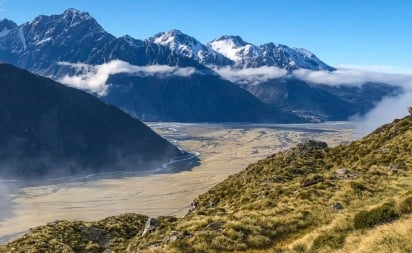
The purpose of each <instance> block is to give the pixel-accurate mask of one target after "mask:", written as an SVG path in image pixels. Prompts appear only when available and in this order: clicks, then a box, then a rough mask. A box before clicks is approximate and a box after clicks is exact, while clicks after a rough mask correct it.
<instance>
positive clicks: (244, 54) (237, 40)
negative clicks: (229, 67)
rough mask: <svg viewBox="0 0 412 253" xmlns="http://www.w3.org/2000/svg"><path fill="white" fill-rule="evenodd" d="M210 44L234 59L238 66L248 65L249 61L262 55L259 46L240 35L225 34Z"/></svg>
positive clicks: (212, 47) (217, 50) (215, 49)
mask: <svg viewBox="0 0 412 253" xmlns="http://www.w3.org/2000/svg"><path fill="white" fill-rule="evenodd" d="M208 46H209V47H210V48H211V49H213V50H214V51H216V52H218V53H220V54H222V55H224V56H225V57H227V58H229V59H231V60H232V61H234V62H235V63H236V65H237V66H241V65H245V64H246V65H248V62H250V61H251V60H253V59H256V58H257V57H260V56H261V55H262V52H261V51H260V49H259V47H257V46H255V45H253V44H251V43H247V42H245V41H244V40H243V39H242V38H241V37H239V36H231V35H224V36H221V37H219V38H218V39H215V40H213V41H211V42H209V43H208Z"/></svg>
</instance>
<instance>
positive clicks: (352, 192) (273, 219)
mask: <svg viewBox="0 0 412 253" xmlns="http://www.w3.org/2000/svg"><path fill="white" fill-rule="evenodd" d="M411 168H412V117H411V116H409V117H405V118H404V119H401V120H396V121H395V122H393V123H392V124H388V125H384V126H382V127H380V128H378V129H377V130H376V131H374V132H373V133H372V134H370V135H368V136H366V137H365V138H363V139H361V140H359V141H355V142H353V143H351V144H350V145H340V146H337V147H334V148H328V147H326V145H325V144H324V143H320V142H315V141H310V142H308V143H305V144H299V145H297V146H296V147H295V148H292V149H290V150H288V151H285V152H280V153H277V154H274V155H272V156H270V157H268V158H266V159H264V160H261V161H258V162H256V163H254V164H251V165H249V166H248V167H247V168H246V169H245V170H243V171H241V172H239V173H237V174H235V175H232V176H230V177H228V178H227V179H226V180H224V181H223V182H221V183H220V184H218V185H216V186H215V187H213V188H211V189H210V190H208V191H207V192H206V193H204V194H202V195H200V196H198V198H197V199H196V200H195V201H194V203H193V204H194V206H195V208H194V210H193V211H192V212H190V213H188V214H187V215H186V216H185V217H183V218H179V219H177V218H173V217H159V218H158V219H157V225H156V227H155V228H154V229H153V230H151V231H150V232H148V233H147V234H145V235H144V236H142V234H143V230H144V225H145V222H146V221H147V219H148V218H147V217H145V216H139V215H132V214H129V215H125V216H118V217H112V218H108V219H105V220H103V221H100V222H97V223H87V222H68V221H64V222H57V223H56V225H55V226H50V225H46V226H43V227H40V228H37V229H35V230H32V231H30V232H29V233H28V234H26V235H25V236H23V237H22V238H20V239H18V240H16V241H14V242H11V243H9V244H7V245H4V246H0V252H38V251H40V252H41V251H42V250H43V252H103V250H105V249H111V250H112V251H113V252H228V251H248V252H333V251H340V252H354V251H356V250H357V249H358V248H360V247H361V248H363V249H368V250H369V251H368V250H364V251H365V252H385V251H386V252H387V250H388V249H395V251H393V252H410V251H408V250H410V249H412V242H411V241H410V238H411V236H412V216H411V213H412V211H411V210H412V169H411ZM334 207H339V208H334ZM392 225H393V226H396V228H397V229H393V228H392ZM91 228H93V229H91ZM96 229H97V231H99V232H97V234H99V235H100V236H99V237H96V236H95V235H96V232H95V231H96ZM395 230H396V233H395V232H394V231H395ZM46 243H47V244H46ZM17 249H18V250H20V251H17Z"/></svg>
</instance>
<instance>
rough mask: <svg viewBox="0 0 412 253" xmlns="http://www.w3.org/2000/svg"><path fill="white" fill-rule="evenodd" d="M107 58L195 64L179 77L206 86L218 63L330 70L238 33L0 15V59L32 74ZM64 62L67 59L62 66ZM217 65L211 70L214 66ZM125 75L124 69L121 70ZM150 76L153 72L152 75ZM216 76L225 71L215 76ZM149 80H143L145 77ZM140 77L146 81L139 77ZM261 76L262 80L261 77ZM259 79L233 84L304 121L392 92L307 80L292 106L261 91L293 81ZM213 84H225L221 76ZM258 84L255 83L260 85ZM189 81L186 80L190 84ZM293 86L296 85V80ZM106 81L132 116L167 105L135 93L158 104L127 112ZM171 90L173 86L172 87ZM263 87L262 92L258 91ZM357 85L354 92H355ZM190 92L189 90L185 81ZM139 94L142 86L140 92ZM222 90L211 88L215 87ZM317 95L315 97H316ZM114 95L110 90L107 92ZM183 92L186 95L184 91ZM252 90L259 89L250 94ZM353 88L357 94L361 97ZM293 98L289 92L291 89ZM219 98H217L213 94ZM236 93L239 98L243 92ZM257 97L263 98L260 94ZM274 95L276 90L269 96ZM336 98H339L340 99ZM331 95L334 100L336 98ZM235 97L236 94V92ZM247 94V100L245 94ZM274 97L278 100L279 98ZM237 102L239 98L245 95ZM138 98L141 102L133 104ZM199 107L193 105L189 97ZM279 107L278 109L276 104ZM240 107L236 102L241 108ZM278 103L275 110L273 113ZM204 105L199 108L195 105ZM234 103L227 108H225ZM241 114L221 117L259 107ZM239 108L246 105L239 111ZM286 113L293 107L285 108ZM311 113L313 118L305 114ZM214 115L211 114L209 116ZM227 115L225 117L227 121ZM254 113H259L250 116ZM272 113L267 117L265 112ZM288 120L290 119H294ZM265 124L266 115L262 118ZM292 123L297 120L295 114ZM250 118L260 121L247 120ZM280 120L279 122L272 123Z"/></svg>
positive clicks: (77, 15) (81, 16)
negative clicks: (205, 34)
mask: <svg viewBox="0 0 412 253" xmlns="http://www.w3.org/2000/svg"><path fill="white" fill-rule="evenodd" d="M113 60H122V61H125V62H127V63H129V64H131V65H136V66H158V65H161V66H163V65H165V66H173V67H190V68H194V69H195V70H196V72H195V73H196V75H198V76H196V77H195V78H192V77H190V76H189V77H187V78H186V80H185V83H190V81H191V80H196V82H201V83H202V84H204V85H203V86H202V87H205V88H206V87H207V84H208V82H210V80H213V83H217V82H218V81H217V80H216V78H215V77H216V76H217V77H219V74H218V72H219V71H217V70H218V69H222V68H227V69H232V70H235V71H238V70H240V71H245V70H246V71H247V70H253V69H256V68H260V67H276V68H279V69H282V70H285V71H286V73H289V74H291V73H292V72H293V71H294V70H297V69H308V70H311V71H334V70H335V69H334V68H333V67H331V66H329V65H327V64H326V63H324V62H322V61H321V60H320V59H319V58H317V57H316V56H315V55H314V54H313V53H311V52H309V51H307V50H305V49H299V48H291V47H288V46H285V45H281V44H275V43H267V44H264V45H254V44H252V43H248V42H245V41H244V40H243V39H242V38H241V37H239V36H228V35H225V36H221V37H220V38H217V39H215V40H213V41H211V42H209V43H207V44H202V43H201V42H199V41H198V40H197V39H195V38H193V37H191V36H189V35H187V34H184V33H182V32H181V31H179V30H171V31H168V32H163V33H158V34H156V35H154V36H153V37H151V38H148V39H146V40H138V39H134V38H132V37H131V36H128V35H126V36H123V37H120V38H116V37H114V36H113V35H111V34H110V33H108V32H106V31H105V30H104V29H103V28H102V27H101V26H100V25H99V24H98V22H97V21H96V20H95V19H94V18H93V17H92V16H91V15H90V14H89V13H87V12H82V11H79V10H75V9H68V10H66V11H65V12H64V13H63V14H60V15H52V16H44V15H41V16H38V17H36V18H35V19H34V20H33V21H30V22H27V23H24V24H22V25H19V26H18V25H16V24H15V23H13V22H12V21H10V20H7V19H4V20H2V21H0V61H2V62H7V63H11V64H14V65H16V66H19V67H22V68H25V69H28V70H30V71H32V72H35V73H37V74H41V75H44V76H48V77H51V78H53V79H55V80H59V79H60V78H62V77H64V76H66V75H75V74H76V69H75V68H76V67H73V66H71V65H70V64H74V63H80V64H87V65H90V66H96V65H101V64H104V63H108V62H111V61H113ZM66 63H70V64H66ZM216 71H217V72H216ZM126 76H128V75H126ZM152 76H153V75H152ZM161 78H162V79H164V82H173V81H169V80H167V79H169V78H172V79H175V77H170V76H162V77H161ZM220 78H221V79H225V78H226V77H224V76H220ZM148 79H151V78H148ZM134 80H135V82H136V83H134V84H133V85H132V86H133V87H134V88H133V89H136V91H135V92H133V93H134V94H138V93H140V92H143V91H139V89H140V87H145V86H146V85H145V84H142V85H139V82H143V81H142V78H134ZM144 82H147V80H146V81H144ZM265 82H266V81H265ZM265 82H264V83H259V86H258V87H253V86H246V85H244V83H242V84H241V83H236V82H234V84H237V85H238V86H240V87H241V88H244V89H246V90H248V91H249V92H251V93H252V94H253V95H256V96H257V97H258V98H259V99H261V100H262V101H263V102H264V103H267V102H268V103H269V104H271V105H276V107H274V106H272V111H274V112H275V115H279V114H281V113H282V112H283V111H284V110H288V109H293V110H295V109H296V110H297V111H299V115H300V116H302V115H303V116H304V118H305V120H313V119H314V120H316V121H318V120H328V119H338V120H345V119H347V117H348V115H349V114H351V113H354V114H361V113H364V112H365V111H367V110H369V109H371V108H372V104H374V103H376V102H377V101H379V100H380V99H382V98H383V97H385V96H389V95H393V94H395V93H396V92H397V88H394V87H392V86H389V85H387V86H386V87H385V88H384V89H382V85H383V84H377V85H374V84H369V86H368V88H367V90H368V91H372V92H371V93H370V94H373V96H371V95H370V94H367V95H366V94H365V93H363V92H358V93H357V94H358V95H357V96H353V97H350V95H349V96H348V94H349V93H347V91H348V90H350V88H347V87H345V86H339V87H338V88H335V89H333V88H327V87H323V86H324V85H313V84H311V83H307V82H306V84H305V85H303V84H302V85H303V86H306V88H305V89H306V91H310V92H311V93H310V94H309V95H308V97H305V96H306V94H298V92H299V89H297V90H295V91H293V92H292V91H291V93H296V95H297V96H300V97H302V98H303V100H304V101H307V104H305V103H303V102H302V101H301V102H299V104H295V102H296V101H298V100H296V99H291V100H287V101H285V100H280V101H267V97H268V96H269V95H268V94H270V93H273V89H282V87H274V84H276V83H290V84H288V85H287V86H288V87H289V88H288V89H289V90H291V89H292V88H291V87H295V86H296V85H295V83H296V82H298V81H296V80H293V78H290V77H289V76H288V77H286V78H282V80H280V79H276V80H275V79H271V80H269V82H268V83H271V85H268V83H265ZM221 83H227V82H226V81H221ZM260 84H261V85H260ZM195 85H196V84H194V86H195ZM302 85H301V86H302ZM211 86H213V87H214V88H218V87H217V85H211ZM114 87H122V85H118V84H115V85H113V87H112V88H111V89H110V92H113V94H112V95H111V94H108V97H117V98H116V99H107V100H106V101H111V102H112V103H113V104H114V105H116V106H120V107H122V106H124V103H123V102H122V104H117V103H118V102H119V101H122V100H126V99H128V100H129V101H127V102H125V103H127V104H129V106H127V108H129V109H127V111H129V112H131V114H132V115H142V112H143V114H146V115H147V114H150V115H152V116H153V117H152V116H151V118H152V119H158V120H165V117H163V116H162V115H160V114H159V115H153V111H156V112H161V111H162V110H163V109H162V108H165V107H167V106H168V104H169V103H168V101H164V102H163V103H159V102H154V101H149V100H147V98H145V97H140V98H139V99H140V100H142V99H143V100H144V101H142V103H144V104H152V105H151V106H154V104H156V106H158V107H157V108H153V110H151V111H150V112H144V110H145V108H147V107H143V108H140V109H134V110H133V111H130V108H138V107H139V106H138V104H139V103H135V104H132V103H133V102H132V101H137V99H136V98H130V96H127V98H126V93H124V92H123V91H122V90H119V91H116V89H115V88H114ZM179 87H185V89H186V90H184V91H183V90H182V91H177V92H176V94H186V97H180V100H183V101H184V102H183V103H182V105H183V104H186V105H187V104H189V100H192V98H191V97H190V96H192V95H193V96H194V97H196V95H195V94H192V93H190V94H189V93H187V92H188V90H189V89H188V86H187V85H182V86H179ZM176 88H177V87H176ZM266 89H267V90H266ZM363 89H364V88H361V89H359V90H363ZM151 90H152V92H153V94H151V95H149V96H148V97H154V96H163V97H168V95H167V94H164V95H158V94H157V93H160V94H161V93H162V92H163V90H154V89H151ZM191 90H193V91H194V90H195V89H194V88H193V87H192V88H191ZM224 90H225V91H226V92H232V91H233V92H235V93H231V94H227V96H228V97H234V95H235V94H244V93H242V92H240V91H237V90H236V88H230V89H224ZM144 92H146V93H147V92H148V90H145V91H144ZM220 92H222V91H216V93H220ZM317 93H321V94H322V95H318V94H317ZM114 94H116V95H114ZM119 94H124V95H125V97H124V98H120V97H119V96H120V95H119ZM188 94H189V95H188ZM207 94H209V95H210V96H215V92H214V91H213V90H210V91H208V92H207ZM257 94H259V95H257ZM359 94H364V96H361V95H359ZM292 96H294V95H292ZM218 97H219V96H218V95H217V96H216V97H213V98H211V100H210V101H218ZM220 97H221V96H220ZM242 97H246V95H243V96H242ZM262 97H263V99H262ZM275 97H276V96H275ZM342 97H345V98H344V99H343V98H342ZM314 98H316V99H322V98H324V100H323V101H314V100H313V99H314ZM336 98H338V99H336ZM239 99H240V98H239ZM247 100H252V98H250V97H249V98H247ZM358 100H359V101H363V100H368V101H369V100H370V101H372V102H371V103H369V102H368V103H366V105H367V106H365V107H364V108H362V110H357V109H358V108H359V107H358V106H356V105H354V104H353V103H356V101H358ZM281 101H285V103H284V104H281V103H280V102H281ZM239 103H245V104H247V103H248V102H247V101H244V102H241V100H239ZM312 103H321V104H326V103H332V104H331V105H330V107H331V108H336V109H329V108H328V106H318V107H316V108H315V107H314V106H312ZM140 104H141V103H140ZM197 105H200V103H197ZM220 105H222V106H223V107H224V109H223V110H222V111H225V112H227V113H228V115H230V114H231V115H239V114H240V112H241V111H242V109H240V110H229V108H233V106H231V105H226V104H225V101H222V102H221V103H220ZM278 105H280V107H279V106H278ZM343 105H345V106H347V107H349V109H344V110H342V111H341V110H338V109H337V108H341V107H342V106H343ZM216 106H217V105H216V104H215V105H214V106H213V108H216ZM263 107H264V106H263V105H260V106H258V107H255V109H258V108H263ZM175 108H176V111H173V112H172V111H169V113H168V119H170V120H172V121H179V120H180V118H181V116H179V114H180V113H181V112H183V111H185V110H186V108H178V107H175ZM242 108H244V107H242ZM279 108H283V109H282V110H280V111H279ZM204 109H205V110H208V109H207V108H206V107H203V108H202V110H204ZM233 109H234V108H233ZM194 110H195V111H200V108H195V109H194ZM249 112H250V113H251V114H250V115H248V116H247V117H228V118H226V119H224V120H223V121H235V122H239V121H243V120H244V118H249V119H252V118H254V116H253V114H256V115H263V114H265V113H264V112H262V111H256V112H252V111H250V110H249ZM211 113H213V112H212V111H205V112H204V113H200V114H197V115H198V116H197V117H195V118H190V119H187V120H192V121H209V120H210V118H211V117H204V118H202V115H209V114H211ZM242 113H243V114H245V113H246V111H243V112H242ZM289 113H292V114H293V113H294V112H293V111H289ZM312 116H314V117H312ZM215 118H216V119H217V118H221V117H220V116H219V117H215ZM229 118H230V119H229ZM255 118H261V117H255ZM272 118H273V117H272ZM295 118H296V117H295ZM298 118H299V117H298ZM266 121H270V122H273V121H272V120H271V119H270V120H269V119H268V120H266ZM298 121H299V120H298ZM253 122H261V121H260V120H258V121H253ZM275 122H285V121H275Z"/></svg>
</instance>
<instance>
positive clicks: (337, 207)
mask: <svg viewBox="0 0 412 253" xmlns="http://www.w3.org/2000/svg"><path fill="white" fill-rule="evenodd" d="M331 209H332V211H334V212H338V211H339V210H342V209H343V206H342V204H341V203H339V202H335V203H333V204H332V206H331Z"/></svg>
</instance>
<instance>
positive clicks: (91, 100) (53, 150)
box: [0, 64, 184, 178]
mask: <svg viewBox="0 0 412 253" xmlns="http://www.w3.org/2000/svg"><path fill="white" fill-rule="evenodd" d="M183 155H184V153H183V152H182V151H180V150H179V149H178V148H176V147H175V146H173V145H172V144H170V143H169V142H167V141H166V140H165V139H163V138H161V137H160V136H158V135H157V134H156V133H154V132H153V131H152V130H151V129H150V128H148V127H147V126H146V125H144V124H143V123H141V122H140V121H138V120H137V119H134V118H132V117H131V116H129V115H127V114H126V113H124V112H123V111H121V110H119V109H117V108H116V107H114V106H111V105H107V104H105V103H103V102H101V101H100V100H99V99H97V98H95V97H94V96H92V95H89V94H87V93H85V92H83V91H80V90H77V89H74V88H69V87H66V86H63V85H61V84H59V83H56V82H54V81H52V80H50V79H47V78H44V77H41V76H37V75H34V74H31V73H29V72H27V71H25V70H22V69H18V68H16V67H14V66H12V65H8V64H0V176H1V177H3V178H4V177H6V178H16V177H19V178H36V177H53V176H63V175H71V174H84V173H95V172H98V171H105V170H111V171H114V170H124V169H128V170H136V171H138V170H139V169H140V170H142V169H144V170H147V169H149V168H153V167H154V166H160V165H161V164H162V163H165V162H169V161H170V160H171V159H172V158H175V157H178V156H183Z"/></svg>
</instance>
